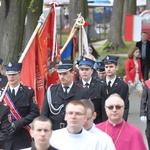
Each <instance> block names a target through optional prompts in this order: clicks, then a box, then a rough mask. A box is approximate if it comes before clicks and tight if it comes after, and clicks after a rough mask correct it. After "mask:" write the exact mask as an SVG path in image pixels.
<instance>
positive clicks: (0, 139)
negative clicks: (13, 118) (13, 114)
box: [0, 102, 11, 149]
mask: <svg viewBox="0 0 150 150" xmlns="http://www.w3.org/2000/svg"><path fill="white" fill-rule="evenodd" d="M9 118H10V109H9V107H8V106H6V105H4V104H3V102H0V149H6V148H5V142H6V141H7V140H8V136H9V130H11V123H10V121H9Z"/></svg>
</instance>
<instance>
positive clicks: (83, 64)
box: [78, 57, 95, 68]
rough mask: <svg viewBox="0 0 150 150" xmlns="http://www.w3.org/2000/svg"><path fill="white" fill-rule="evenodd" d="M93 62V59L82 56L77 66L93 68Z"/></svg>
mask: <svg viewBox="0 0 150 150" xmlns="http://www.w3.org/2000/svg"><path fill="white" fill-rule="evenodd" d="M94 63H95V61H94V60H91V59H89V58H86V57H84V58H83V59H81V60H79V62H78V65H79V68H93V66H94Z"/></svg>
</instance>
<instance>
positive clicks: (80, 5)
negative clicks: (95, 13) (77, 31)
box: [69, 0, 88, 28]
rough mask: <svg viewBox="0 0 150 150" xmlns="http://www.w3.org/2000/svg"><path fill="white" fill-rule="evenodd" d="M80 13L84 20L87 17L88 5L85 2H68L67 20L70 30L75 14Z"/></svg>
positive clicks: (80, 0) (77, 0)
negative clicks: (68, 20) (68, 19)
mask: <svg viewBox="0 0 150 150" xmlns="http://www.w3.org/2000/svg"><path fill="white" fill-rule="evenodd" d="M79 13H82V16H83V17H84V19H85V20H86V18H87V16H88V4H87V0H70V4H69V18H70V28H72V26H73V24H74V22H75V19H76V18H77V14H79Z"/></svg>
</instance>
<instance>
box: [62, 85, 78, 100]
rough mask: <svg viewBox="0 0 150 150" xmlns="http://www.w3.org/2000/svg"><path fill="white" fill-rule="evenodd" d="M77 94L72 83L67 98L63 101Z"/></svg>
mask: <svg viewBox="0 0 150 150" xmlns="http://www.w3.org/2000/svg"><path fill="white" fill-rule="evenodd" d="M76 92H77V88H76V86H75V83H73V85H72V87H71V89H70V91H69V93H68V94H67V97H66V98H65V99H70V98H71V97H73V96H74V95H75V93H76Z"/></svg>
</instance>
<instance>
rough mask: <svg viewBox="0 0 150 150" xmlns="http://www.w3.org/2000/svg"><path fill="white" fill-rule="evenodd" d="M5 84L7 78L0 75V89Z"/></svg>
mask: <svg viewBox="0 0 150 150" xmlns="http://www.w3.org/2000/svg"><path fill="white" fill-rule="evenodd" d="M7 82H8V80H7V77H6V76H4V75H2V74H1V73H0V88H2V87H5V86H6V84H7Z"/></svg>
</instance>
